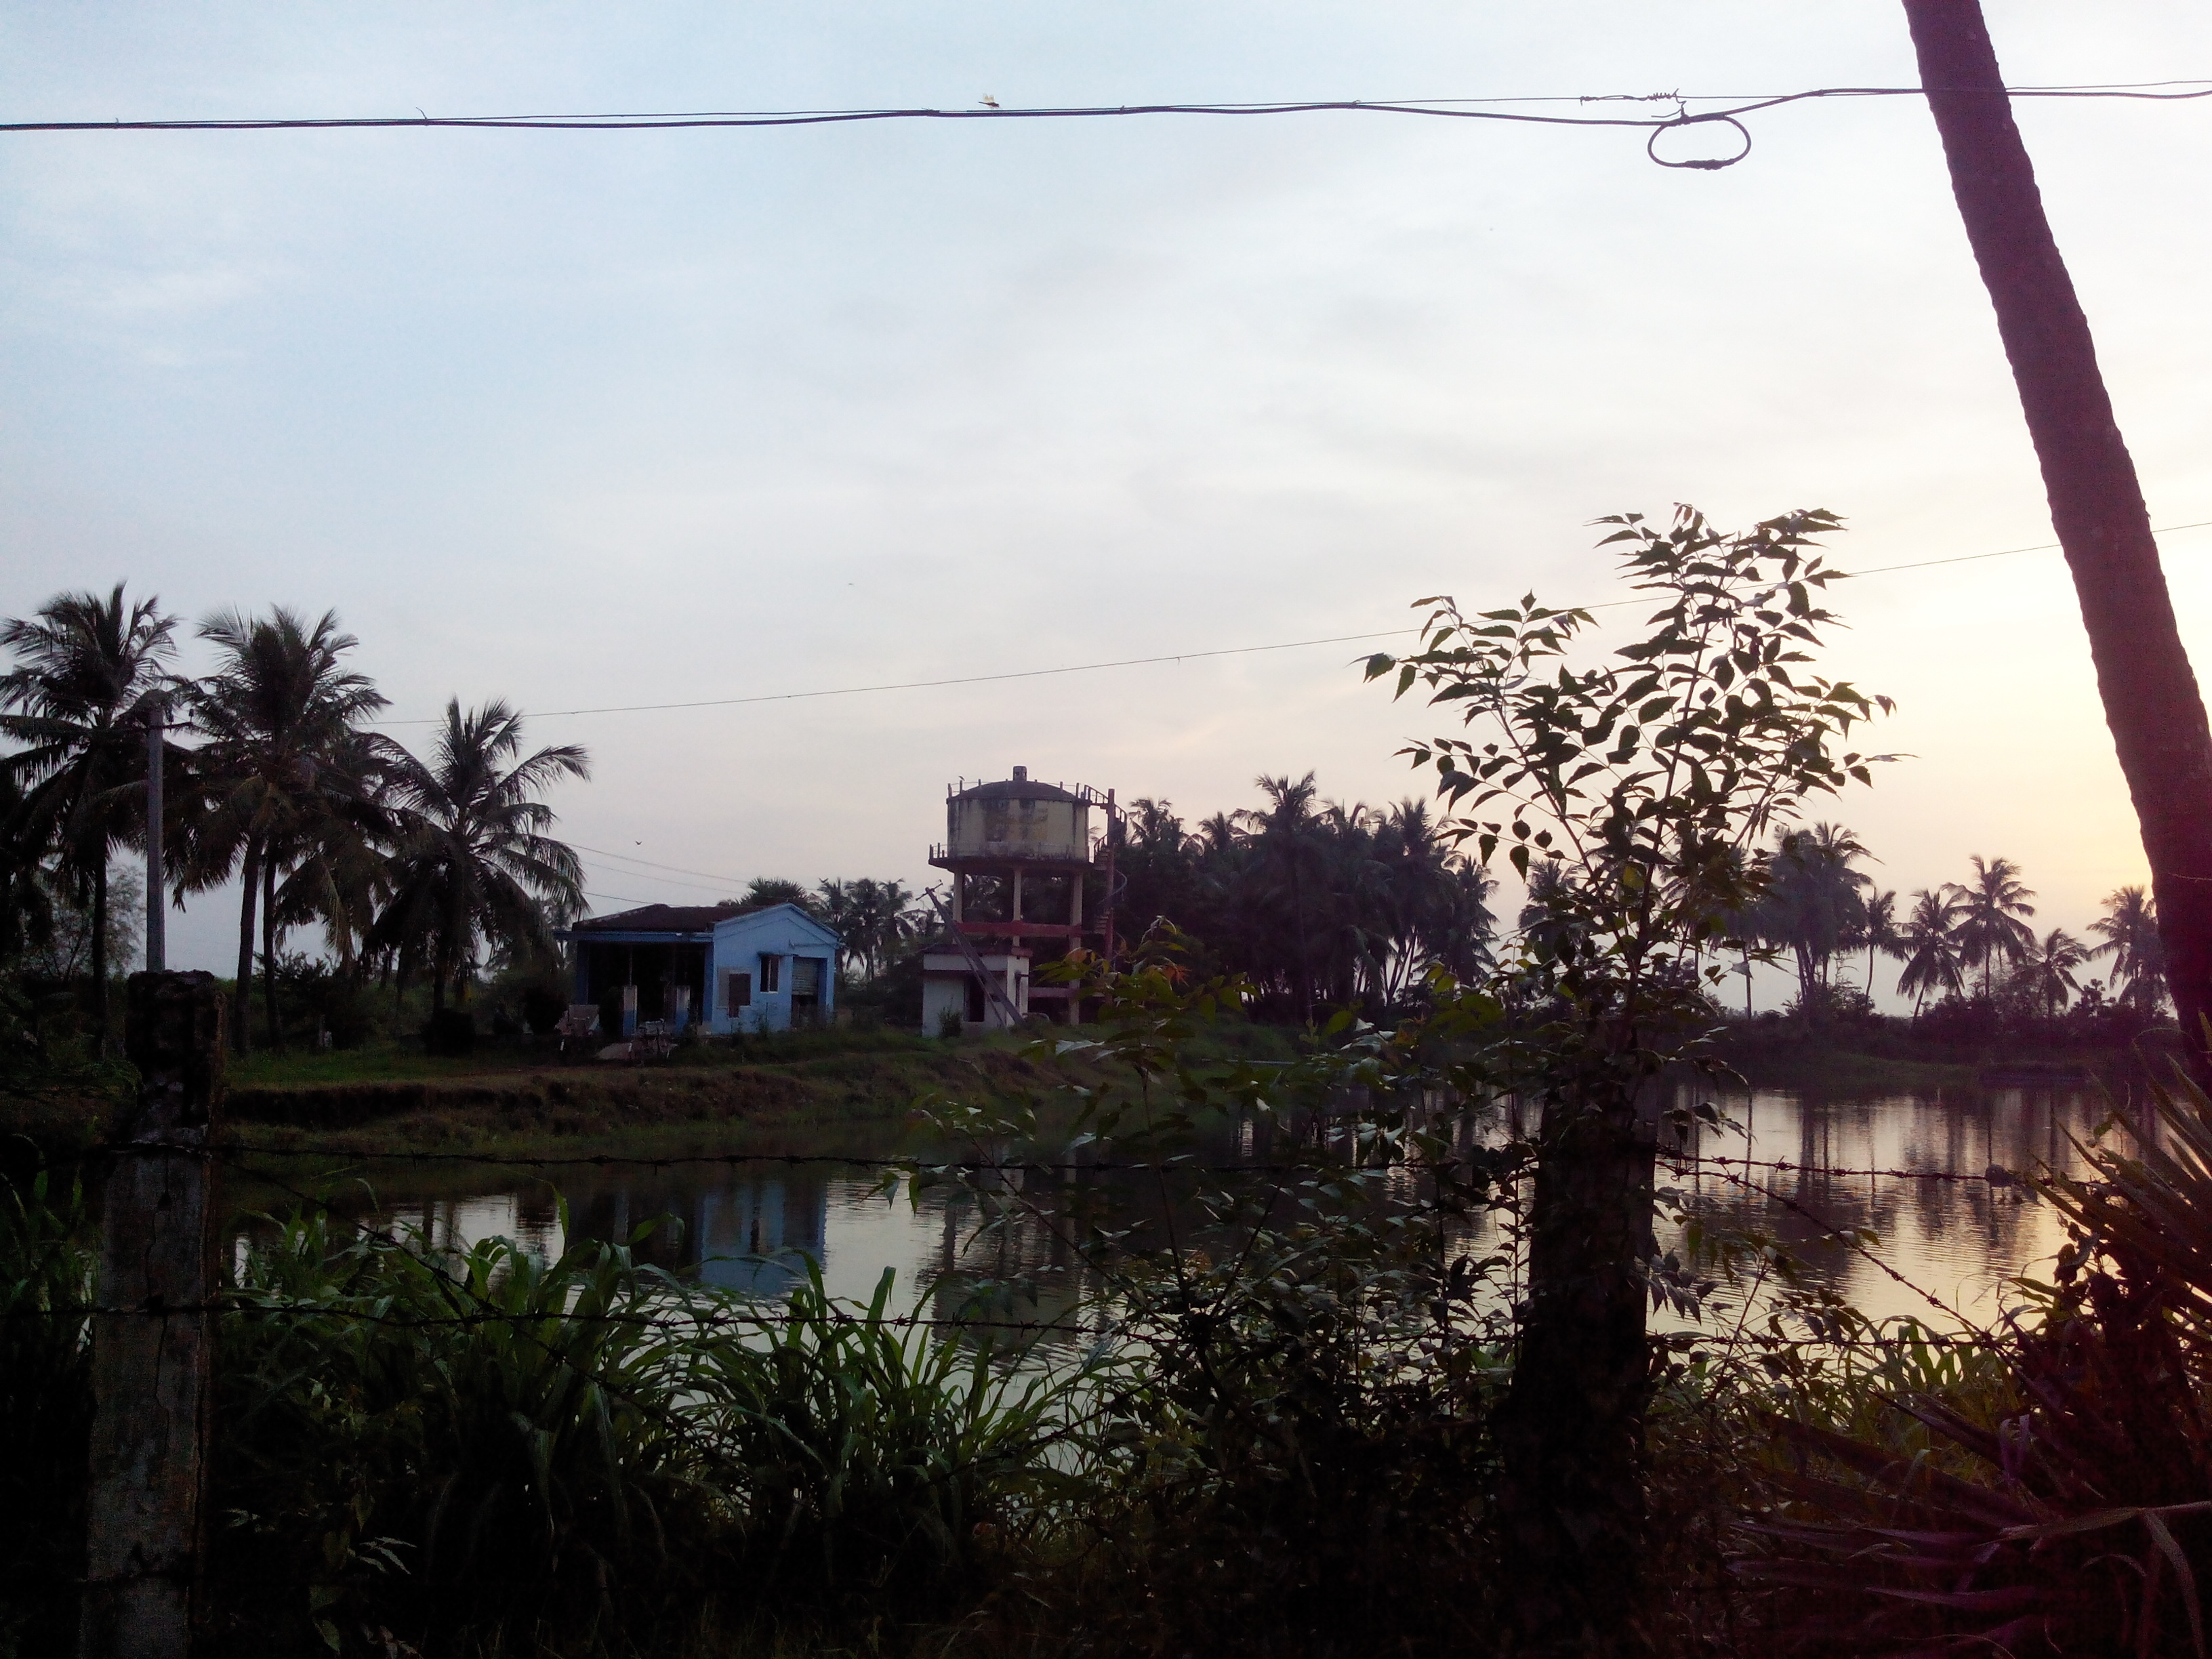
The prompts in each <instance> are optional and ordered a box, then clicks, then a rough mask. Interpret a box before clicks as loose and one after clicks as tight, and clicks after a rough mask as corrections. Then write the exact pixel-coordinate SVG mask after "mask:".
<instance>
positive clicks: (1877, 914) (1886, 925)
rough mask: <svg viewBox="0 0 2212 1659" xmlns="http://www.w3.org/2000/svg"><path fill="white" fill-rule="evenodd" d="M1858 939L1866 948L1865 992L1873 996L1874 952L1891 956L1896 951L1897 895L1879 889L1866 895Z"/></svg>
mask: <svg viewBox="0 0 2212 1659" xmlns="http://www.w3.org/2000/svg"><path fill="white" fill-rule="evenodd" d="M1858 938H1859V939H1860V941H1861V942H1862V943H1863V944H1864V945H1865V946H1866V953H1867V975H1866V991H1867V995H1868V996H1869V997H1872V996H1873V995H1874V959H1875V953H1876V952H1880V953H1881V954H1883V955H1885V956H1887V955H1893V954H1894V953H1895V951H1896V949H1897V941H1898V933H1897V895H1896V893H1895V892H1894V891H1888V892H1885V891H1882V890H1879V889H1877V890H1875V891H1873V892H1870V893H1869V894H1868V895H1867V899H1866V916H1865V919H1864V920H1863V921H1862V922H1861V923H1860V924H1859V932H1858Z"/></svg>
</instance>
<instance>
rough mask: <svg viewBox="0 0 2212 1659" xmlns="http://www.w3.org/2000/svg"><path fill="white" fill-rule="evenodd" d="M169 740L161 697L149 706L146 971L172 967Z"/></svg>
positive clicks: (147, 712) (147, 747)
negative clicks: (165, 830) (166, 832)
mask: <svg viewBox="0 0 2212 1659" xmlns="http://www.w3.org/2000/svg"><path fill="white" fill-rule="evenodd" d="M167 740H168V713H167V710H166V709H164V708H162V707H161V700H160V699H159V698H151V699H149V700H148V702H147V704H146V971H147V972H148V973H149V974H158V973H160V972H161V971H162V970H163V969H166V968H167V967H168V965H169V904H168V898H167V894H166V893H164V891H163V890H162V882H163V879H164V877H163V872H162V870H161V830H162V826H163V813H162V805H161V750H162V747H163V745H164V744H166V743H167Z"/></svg>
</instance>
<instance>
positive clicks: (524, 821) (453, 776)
mask: <svg viewBox="0 0 2212 1659" xmlns="http://www.w3.org/2000/svg"><path fill="white" fill-rule="evenodd" d="M590 775H591V765H590V762H589V758H588V757H586V754H585V751H584V750H583V749H582V748H581V747H580V746H579V745H577V744H562V746H560V747H558V748H550V749H540V750H538V751H537V752H536V753H534V754H532V755H528V756H523V755H522V716H521V715H520V714H518V713H517V712H516V711H515V710H513V709H512V708H509V707H507V704H506V703H504V702H496V701H495V702H488V703H486V704H484V705H483V707H482V708H471V709H469V710H466V711H464V710H463V709H462V708H461V705H460V702H459V700H458V699H456V700H454V701H453V702H448V703H447V705H446V716H445V720H444V723H443V724H442V726H441V727H440V729H439V732H438V734H437V737H436V738H435V742H434V744H433V745H432V749H431V757H430V759H429V761H428V763H424V762H423V761H421V760H418V759H417V758H416V757H414V756H412V755H410V754H406V753H404V751H403V752H401V753H399V754H398V756H397V757H395V758H394V760H393V762H392V767H391V773H390V782H389V786H388V789H389V796H390V799H391V800H392V804H393V805H394V806H395V807H396V808H397V809H398V812H399V813H400V814H401V815H402V817H401V825H402V840H401V842H400V846H399V850H398V853H397V854H396V855H395V856H394V858H393V860H392V896H391V898H390V899H389V900H388V901H387V902H386V904H385V906H384V908H383V911H382V912H381V913H380V915H378V917H377V919H376V921H375V923H374V926H373V927H371V928H370V929H369V933H368V945H369V947H370V948H371V949H376V950H390V951H394V952H395V953H396V954H397V955H398V958H399V964H400V974H401V979H402V981H403V983H404V981H405V980H406V978H408V977H409V976H410V975H411V973H412V972H413V971H414V970H415V969H418V968H426V967H427V968H428V970H429V972H430V975H431V981H430V985H431V989H430V999H431V1006H432V1007H433V1009H434V1010H435V1011H436V1012H440V1013H442V1012H444V1011H445V1006H446V994H447V990H448V989H449V988H451V989H453V990H454V992H455V994H456V995H457V996H459V998H460V999H461V1000H463V1001H465V1000H466V999H467V995H468V974H469V973H470V971H471V970H472V969H474V967H475V964H476V961H477V945H478V942H479V941H480V940H488V941H490V942H491V943H493V944H495V945H503V946H505V947H506V948H507V949H508V950H509V951H524V950H531V949H537V950H544V951H550V950H551V949H552V947H553V942H554V941H553V929H554V927H555V926H556V924H557V923H558V922H560V921H565V920H567V919H568V918H569V917H571V916H574V915H578V914H580V912H581V911H582V909H583V908H584V888H583V880H584V872H583V866H582V865H581V864H580V862H579V861H578V860H577V858H576V854H575V853H574V850H573V849H571V848H569V847H568V846H567V845H565V844H564V843H562V842H557V841H555V840H553V839H552V838H551V837H550V836H549V835H548V834H547V833H546V832H547V831H548V830H550V829H551V828H552V827H553V823H554V814H553V809H552V808H551V807H550V806H548V805H545V803H544V801H542V800H540V799H538V796H539V795H541V794H543V793H544V792H545V791H546V790H547V789H548V788H550V787H552V786H553V785H554V784H556V783H557V782H559V781H561V780H562V778H565V777H574V778H584V777H588V776H590Z"/></svg>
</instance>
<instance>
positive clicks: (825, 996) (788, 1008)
mask: <svg viewBox="0 0 2212 1659" xmlns="http://www.w3.org/2000/svg"><path fill="white" fill-rule="evenodd" d="M763 954H766V955H772V956H775V957H778V958H779V959H780V960H779V966H778V975H777V985H776V988H775V990H773V991H769V990H766V989H764V988H763V986H762V973H761V957H762V956H763ZM837 957H838V946H837V936H836V934H835V933H831V932H830V931H829V929H828V928H826V927H823V925H822V924H821V923H820V922H818V921H815V920H814V919H813V918H812V917H811V916H809V915H806V913H805V911H803V910H800V909H799V908H797V907H796V906H794V905H788V904H780V905H777V906H775V908H771V909H767V910H756V911H754V912H752V913H751V914H750V915H742V916H732V917H731V918H730V919H729V920H728V921H725V922H721V923H720V924H718V925H717V926H716V927H715V929H714V955H713V963H712V967H713V975H712V981H711V983H710V986H709V994H711V996H712V997H713V999H714V1000H713V1007H712V1012H710V1014H709V1016H708V1022H707V1028H708V1030H711V1031H713V1032H714V1033H715V1034H716V1035H717V1036H731V1035H732V1034H734V1033H737V1032H739V1031H762V1030H768V1031H784V1030H790V1029H791V1025H792V1022H793V995H794V992H795V988H796V984H797V981H798V979H799V974H798V973H797V972H796V971H795V968H796V961H797V960H798V959H805V960H810V961H812V962H814V963H817V964H818V965H817V969H816V999H817V1000H816V1004H815V1013H816V1018H818V1019H820V1020H821V1021H822V1022H823V1024H828V1023H829V1020H830V1018H832V1017H833V1016H834V1015H835V1013H836V1006H837ZM732 973H738V974H748V975H751V980H752V1000H751V1002H750V1004H749V1005H747V1006H743V1007H736V1008H733V1007H732V1006H730V1005H729V994H730V981H729V976H730V975H732Z"/></svg>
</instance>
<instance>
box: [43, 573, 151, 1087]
mask: <svg viewBox="0 0 2212 1659" xmlns="http://www.w3.org/2000/svg"><path fill="white" fill-rule="evenodd" d="M176 626H177V619H176V618H175V617H168V616H164V615H163V614H162V613H161V601H160V600H159V599H142V600H140V601H138V602H137V604H135V605H125V601H124V597H123V584H122V583H121V582H118V583H117V584H116V585H115V587H114V589H113V591H112V592H110V593H109V594H108V596H107V597H106V599H101V598H100V596H99V595H98V594H96V593H90V592H77V593H63V594H59V595H57V596H56V597H55V598H53V599H49V600H48V601H47V602H46V605H43V606H41V607H40V610H39V611H38V612H37V614H36V615H34V616H32V617H11V618H10V619H9V621H8V622H6V623H4V624H0V649H5V650H8V651H9V652H12V653H14V654H15V666H14V667H13V668H12V669H10V670H9V671H8V672H7V673H5V674H0V735H4V736H6V737H8V738H12V739H14V740H15V742H16V743H18V744H21V745H22V747H21V749H20V750H17V752H15V754H13V755H10V756H9V757H7V760H6V762H5V763H4V764H5V765H6V767H7V769H8V770H9V773H10V774H12V775H13V776H14V778H15V781H16V783H17V786H18V787H19V788H20V789H21V792H22V793H21V803H20V814H21V816H20V817H19V819H18V827H19V833H20V835H21V836H22V837H23V838H24V840H23V841H22V842H19V845H27V846H28V847H30V848H35V849H37V850H36V851H35V852H34V853H33V859H34V860H35V859H36V858H37V857H39V856H42V855H43V854H44V852H45V851H46V850H47V849H52V851H53V852H54V853H55V854H57V855H58V862H57V870H56V873H57V874H58V876H59V877H60V878H61V879H62V880H63V881H64V883H66V884H68V885H69V886H70V888H71V889H72V890H74V891H75V892H76V894H77V895H78V896H79V897H80V900H81V901H82V902H84V903H85V906H86V908H87V909H88V911H89V913H90V916H91V924H92V1024H93V1032H94V1043H95V1045H96V1046H97V1047H98V1048H99V1049H100V1052H101V1053H102V1054H105V1053H106V1048H107V1023H108V1009H107V976H108V970H109V967H110V963H108V960H107V932H108V928H107V863H108V860H109V858H110V857H111V856H112V854H113V853H114V851H115V849H116V848H117V847H118V846H120V845H123V844H125V843H126V842H129V841H131V839H132V838H133V837H134V836H138V835H140V834H143V830H144V825H145V816H146V796H145V779H146V722H147V720H148V719H149V716H150V714H152V711H153V709H154V708H155V707H156V706H157V704H158V703H159V702H160V701H161V699H162V698H163V697H164V696H167V693H168V691H169V690H170V687H171V684H172V682H171V679H170V677H169V674H168V671H167V667H166V666H165V665H166V664H167V662H168V661H169V659H171V658H172V657H173V656H174V654H175V652H176V644H175V639H174V635H175V632H176Z"/></svg>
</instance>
